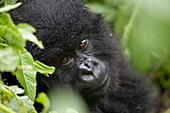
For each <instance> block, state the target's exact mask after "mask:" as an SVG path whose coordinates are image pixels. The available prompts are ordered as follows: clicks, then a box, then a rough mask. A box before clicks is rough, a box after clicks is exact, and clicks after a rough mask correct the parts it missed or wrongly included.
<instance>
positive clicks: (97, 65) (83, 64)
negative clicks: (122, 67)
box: [61, 39, 109, 93]
mask: <svg viewBox="0 0 170 113" xmlns="http://www.w3.org/2000/svg"><path fill="white" fill-rule="evenodd" d="M78 46H79V47H78V49H77V50H75V55H74V56H67V57H64V58H62V60H61V65H62V66H64V67H65V68H67V67H69V65H70V66H71V68H77V72H76V74H75V75H74V76H75V77H76V78H77V80H76V82H80V83H81V84H82V87H81V89H80V90H82V91H83V92H88V93H89V92H91V91H94V90H97V89H102V88H103V87H104V86H106V84H107V83H108V78H109V77H108V73H107V72H106V64H105V63H104V62H102V61H101V60H99V59H98V58H96V57H95V56H94V55H93V52H92V45H91V42H90V40H88V39H82V40H81V41H80V42H79V44H78Z"/></svg>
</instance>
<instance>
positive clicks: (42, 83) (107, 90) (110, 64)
mask: <svg viewBox="0 0 170 113" xmlns="http://www.w3.org/2000/svg"><path fill="white" fill-rule="evenodd" d="M21 2H23V5H22V6H21V7H20V8H18V9H16V10H13V11H11V15H12V18H13V20H14V22H15V23H16V24H18V23H20V22H25V23H28V24H30V25H32V26H34V27H35V28H36V29H37V33H36V34H35V35H36V36H37V37H38V39H39V40H42V41H43V45H44V47H45V49H43V50H42V49H39V48H38V47H37V46H36V45H34V44H32V43H28V44H27V46H26V48H27V50H28V51H29V52H31V54H32V55H33V57H34V59H36V60H39V61H41V62H43V63H45V64H47V65H52V66H55V67H56V71H55V73H54V74H53V75H51V76H50V77H49V78H47V77H45V76H41V75H38V76H37V82H38V86H37V91H38V92H42V91H44V92H47V91H48V90H50V89H52V88H56V87H62V86H63V85H68V86H70V87H71V88H72V89H73V90H75V91H77V92H80V94H81V95H82V96H83V97H84V98H85V100H86V102H87V104H88V105H89V108H90V109H92V110H91V112H93V113H146V112H148V108H149V107H148V105H149V104H148V101H149V100H148V96H147V95H148V93H147V92H148V90H147V89H146V88H145V83H144V81H143V79H142V78H140V77H138V76H136V74H135V73H134V72H133V71H131V69H130V68H129V66H128V65H127V64H126V62H125V61H124V59H123V57H122V55H121V52H120V50H119V47H118V44H117V42H116V40H115V38H114V37H112V34H111V32H110V30H109V28H108V27H107V25H106V23H105V22H104V21H103V19H102V17H101V15H99V14H95V13H92V12H91V11H89V10H88V9H87V8H85V7H84V6H83V4H82V3H81V2H80V1H79V0H23V1H22V0H21Z"/></svg>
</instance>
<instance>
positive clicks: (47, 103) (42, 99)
mask: <svg viewBox="0 0 170 113" xmlns="http://www.w3.org/2000/svg"><path fill="white" fill-rule="evenodd" d="M36 102H38V103H40V104H42V105H43V106H44V107H43V109H42V113H47V111H48V109H49V107H50V100H49V98H48V97H47V95H46V94H45V93H43V92H42V93H39V94H38V97H37V98H36Z"/></svg>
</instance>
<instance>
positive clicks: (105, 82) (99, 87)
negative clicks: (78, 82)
mask: <svg viewBox="0 0 170 113" xmlns="http://www.w3.org/2000/svg"><path fill="white" fill-rule="evenodd" d="M90 75H91V76H95V75H93V73H91V74H90ZM84 76H87V77H89V74H88V75H84ZM108 86H109V76H108V74H106V75H105V78H104V80H103V81H101V82H100V84H98V85H92V84H91V85H90V86H89V87H88V88H85V89H84V90H83V92H85V93H95V92H102V93H103V92H106V90H107V88H108Z"/></svg>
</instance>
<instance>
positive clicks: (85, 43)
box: [79, 39, 88, 49]
mask: <svg viewBox="0 0 170 113" xmlns="http://www.w3.org/2000/svg"><path fill="white" fill-rule="evenodd" d="M87 44H88V40H87V39H83V40H82V41H81V42H80V44H79V48H80V49H83V48H85V47H86V46H87Z"/></svg>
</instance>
